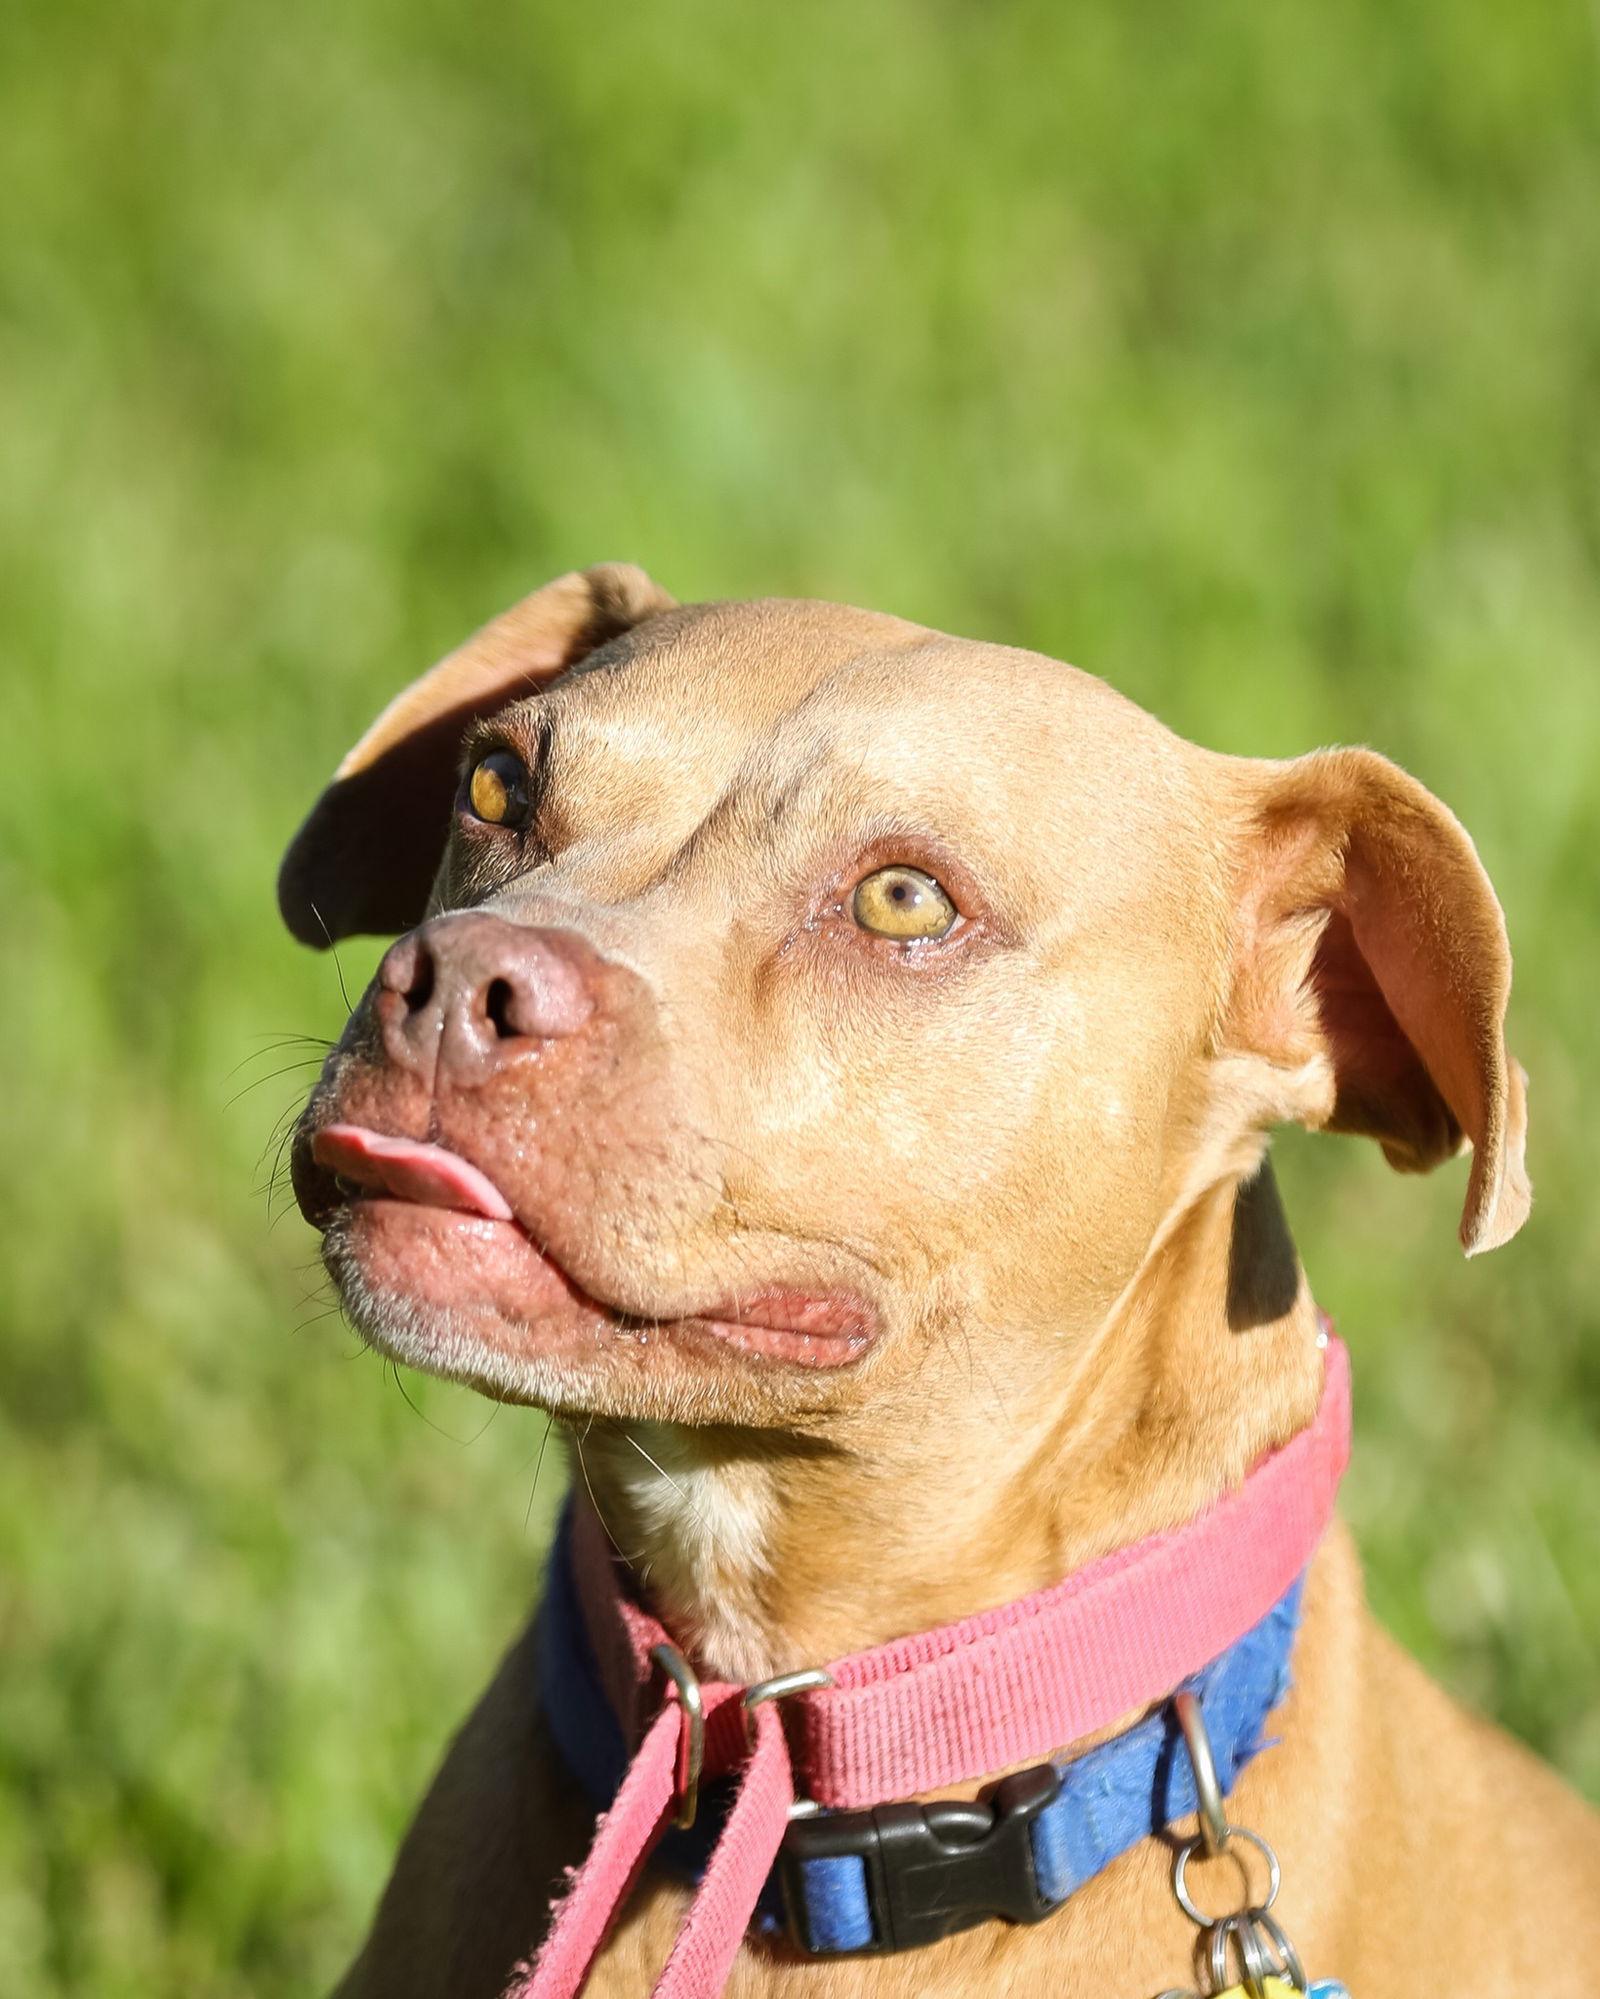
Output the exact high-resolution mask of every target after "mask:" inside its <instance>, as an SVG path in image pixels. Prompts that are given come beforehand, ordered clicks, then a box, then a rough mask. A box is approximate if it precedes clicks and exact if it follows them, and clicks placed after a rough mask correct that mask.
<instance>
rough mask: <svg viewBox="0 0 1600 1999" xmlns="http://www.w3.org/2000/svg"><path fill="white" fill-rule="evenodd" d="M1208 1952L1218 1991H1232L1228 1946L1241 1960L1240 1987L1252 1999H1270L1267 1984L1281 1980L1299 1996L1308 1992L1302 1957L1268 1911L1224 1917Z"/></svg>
mask: <svg viewBox="0 0 1600 1999" xmlns="http://www.w3.org/2000/svg"><path fill="white" fill-rule="evenodd" d="M1210 1937H1211V1940H1210V1948H1209V1950H1208V1951H1207V1969H1208V1970H1209V1971H1210V1973H1211V1984H1212V1987H1213V1989H1214V1990H1215V1991H1218V1992H1222V1991H1225V1990H1226V1989H1228V1988H1229V1986H1230V1985H1231V1984H1232V1982H1233V1981H1232V1980H1231V1979H1230V1977H1229V1974H1228V1945H1229V1943H1230V1942H1231V1943H1232V1944H1233V1946H1234V1948H1235V1950H1236V1951H1237V1952H1238V1957H1239V1974H1240V1975H1239V1983H1240V1984H1242V1985H1243V1986H1244V1989H1245V1990H1246V1992H1248V1993H1249V1994H1250V1995H1251V1999H1266V1988H1267V1980H1268V1979H1269V1978H1272V1979H1277V1980H1279V1981H1280V1982H1281V1983H1283V1984H1286V1985H1289V1986H1292V1987H1293V1988H1294V1990H1295V1991H1296V1992H1304V1991H1305V1989H1306V1975H1305V1970H1304V1968H1303V1967H1302V1965H1301V1963H1300V1957H1299V1953H1298V1952H1297V1951H1296V1950H1295V1947H1294V1945H1293V1944H1292V1943H1290V1941H1289V1939H1288V1938H1287V1937H1286V1936H1285V1935H1284V1933H1283V1929H1282V1926H1281V1925H1280V1924H1279V1923H1278V1922H1277V1921H1276V1920H1275V1919H1274V1918H1273V1917H1272V1916H1270V1915H1268V1914H1267V1912H1266V1910H1265V1909H1242V1910H1241V1911H1240V1912H1239V1914H1238V1915H1236V1916H1224V1917H1223V1918H1222V1920H1221V1921H1220V1922H1218V1923H1214V1924H1213V1925H1212V1927H1211V1933H1210Z"/></svg>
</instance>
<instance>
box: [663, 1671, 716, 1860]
mask: <svg viewBox="0 0 1600 1999" xmlns="http://www.w3.org/2000/svg"><path fill="white" fill-rule="evenodd" d="M650 1657H651V1658H652V1659H653V1660H654V1661H655V1663H656V1664H657V1665H658V1666H659V1667H660V1668H661V1670H662V1672H663V1673H665V1674H666V1676H667V1678H668V1679H669V1680H670V1681H671V1682H672V1684H673V1685H674V1686H675V1687H676V1688H677V1689H678V1712H679V1714H680V1715H681V1716H682V1720H681V1721H680V1722H679V1725H678V1768H677V1775H676V1777H675V1779H674V1782H673V1788H674V1789H675V1791H676V1792H677V1797H678V1803H677V1809H676V1810H675V1811H674V1812H673V1815H672V1823H673V1824H674V1825H675V1826H678V1827H679V1828H680V1829H681V1830H682V1831H684V1832H687V1831H688V1830H689V1828H690V1826H692V1825H693V1824H694V1818H695V1813H696V1812H697V1811H698V1810H699V1809H700V1772H701V1770H702V1769H703V1768H704V1767H705V1760H706V1704H705V1700H704V1698H703V1696H702V1695H701V1692H700V1682H699V1680H698V1679H696V1677H695V1671H694V1668H693V1666H691V1665H690V1664H689V1662H688V1660H687V1659H686V1658H685V1657H684V1656H683V1654H682V1653H681V1652H680V1651H679V1650H678V1648H677V1646H676V1645H652V1646H651V1647H650Z"/></svg>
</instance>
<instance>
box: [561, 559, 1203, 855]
mask: <svg viewBox="0 0 1600 1999" xmlns="http://www.w3.org/2000/svg"><path fill="white" fill-rule="evenodd" d="M539 706H540V708H541V710H542V712H543V715H544V718H545V720H546V723H547V726H548V729H549V732H550V740H551V746H552V759H553V766H554V770H555V772H556V774H557V779H558V783H559V784H560V785H561V787H562V788H563V789H566V788H568V787H570V788H571V790H572V791H573V792H574V793H575V794H576V793H581V792H585V791H590V790H594V791H596V792H603V794H604V795H605V796H606V797H607V798H608V799H612V800H615V799H617V798H618V797H619V796H620V794H621V791H622V790H623V789H624V788H626V789H627V790H629V791H631V792H632V793H633V800H634V806H635V808H636V809H637V810H640V811H644V812H647V813H648V815H649V816H651V817H657V816H658V815H659V817H660V818H662V819H663V820H667V819H672V820H675V819H677V818H678V817H680V816H683V817H684V818H685V820H686V822H691V821H692V822H695V823H698V820H699V818H700V816H701V815H702V814H703V813H704V812H706V811H707V810H709V809H710V807H711V806H712V804H713V803H714V802H716V801H718V800H722V799H725V798H727V797H728V796H730V795H733V794H743V795H744V796H745V797H746V798H748V799H749V800H750V801H751V802H753V803H756V804H759V803H760V801H761V799H762V798H763V797H765V798H768V799H771V800H777V799H780V798H782V799H785V800H789V801H793V800H794V799H795V798H796V797H797V796H804V797H806V798H807V799H808V800H809V801H810V803H811V804H812V806H813V808H814V810H815V812H817V813H821V814H825V813H826V812H827V811H828V810H829V808H830V807H831V808H832V810H833V811H834V812H836V813H843V814H849V813H852V812H855V813H859V812H864V811H870V810H876V811H878V812H879V813H880V814H883V815H888V816H892V815H893V814H894V813H895V812H896V811H899V812H900V813H902V814H904V815H906V816H907V817H908V818H916V819H919V820H921V821H923V822H926V823H927V824H928V825H929V826H930V828H931V829H932V830H935V831H941V832H946V833H949V834H952V835H955V836H958V837H967V838H976V839H978V840H981V841H983V842H984V844H986V845H989V844H994V843H1004V841H1005V837H1006V833H1005V829H1006V828H1007V827H1015V826H1017V825H1018V824H1019V823H1025V824H1027V825H1028V826H1029V827H1030V828H1032V829H1035V837H1034V838H1032V839H1031V840H1030V841H1029V842H1028V843H1027V844H1028V847H1029V851H1030V852H1031V853H1032V854H1033V855H1034V856H1036V857H1039V858H1043V857H1044V856H1046V855H1048V853H1049V852H1050V850H1051V849H1052V848H1055V849H1057V850H1058V851H1059V850H1061V849H1064V848H1070V849H1071V850H1072V851H1074V852H1076V853H1078V854H1079V855H1080V856H1082V857H1083V858H1085V859H1088V858H1089V857H1090V856H1091V855H1093V854H1103V853H1104V851H1105V847H1106V844H1107V843H1108V842H1109V843H1112V844H1115V845H1119V846H1121V847H1122V848H1123V849H1126V848H1128V846H1129V845H1130V844H1131V843H1133V842H1135V841H1139V842H1142V843H1143V844H1144V845H1146V846H1149V845H1150V844H1151V843H1152V842H1156V843H1170V842H1171V841H1172V839H1173V838H1175V837H1176V836H1177V835H1178V834H1180V833H1181V830H1182V828H1183V826H1184V825H1185V824H1197V823H1199V820H1200V818H1201V817H1202V816H1203V815H1202V813H1201V810H1200V801H1201V794H1202V792H1203V790H1204V788H1205V785H1206V782H1207V772H1208V769H1209V766H1210V765H1211V764H1212V763H1214V762H1215V761H1216V760H1215V759H1213V758H1212V757H1211V756H1210V755H1209V753H1207V752H1205V751H1202V750H1198V749H1196V748H1195V747H1194V746H1193V745H1191V744H1189V743H1186V742H1184V741H1183V740H1182V739H1181V738H1179V737H1177V736H1175V735H1174V734H1173V733H1172V732H1171V731H1170V730H1169V729H1167V728H1166V727H1165V726H1164V724H1162V723H1161V722H1159V721H1157V720H1156V718H1155V717H1154V716H1152V715H1150V714H1148V713H1146V712H1145V710H1143V709H1141V708H1139V707H1138V706H1137V705H1136V704H1135V703H1133V702H1131V701H1129V700H1128V699H1126V697H1124V696H1123V695H1121V694H1119V693H1117V692H1116V691H1115V690H1114V689H1112V688H1111V687H1109V686H1107V685H1106V684H1105V683H1104V682H1103V681H1100V680H1097V679H1096V678H1094V677H1093V676H1092V675H1090V674H1088V673H1084V672H1082V671H1081V670H1079V669H1078V668H1076V667H1072V666H1068V665H1066V664H1064V663H1063V662H1061V661H1059V660H1054V659H1050V658H1047V657H1045V656H1044V655H1042V654H1038V653H1032V652H1026V651H1022V650H1020V649H1017V648H1014V647H1009V646H1001V645H993V644H987V643H984V642H981V641H976V640H969V639H960V638H952V637H949V636H947V635H945V634H943V633H939V632H934V631H931V630H929V629H927V628H926V627H923V626H919V625H914V624H910V623H908V622H906V621H905V620H902V619H899V618H893V617H888V616H884V615H881V614H878V613H874V612H866V611H858V610H853V609H850V608H848V607H845V606H841V605H834V604H825V603H810V602H803V601H800V602H797V601H791V600H770V599H769V600H762V601H758V602H754V603H740V604H719V605H712V606H692V607H687V608H685V609H684V610H681V611H677V612H672V613H669V614H667V615H666V616H665V617H661V618H657V619H653V620H651V621H650V623H649V624H647V625H645V626H643V627H641V628H639V629H638V630H637V631H635V632H632V633H629V634H627V635H626V636H625V637H624V638H623V639H621V640H619V641H617V642H615V643H614V644H612V645H610V646H608V647H606V648H605V649H604V650H603V651H601V652H599V653H596V654H595V655H594V656H593V657H592V659H591V660H590V661H586V662H585V663H584V664H583V666H582V667H580V668H579V669H577V670H576V671H574V672H572V673H570V674H568V675H567V676H565V677H564V679H563V680H561V681H560V682H558V683H556V684H555V686H553V687H552V688H551V689H550V691H549V692H548V694H546V695H545V696H543V697H541V699H540V703H539ZM627 816H629V817H633V816H634V813H633V812H632V811H630V812H629V813H628V815H627ZM1052 822H1053V824H1054V827H1055V829H1056V831H1057V832H1058V834H1059V839H1052V838H1051V837H1049V835H1050V830H1051V825H1052ZM663 830H664V829H663ZM1040 835H1042V836H1043V837H1039V836H1040Z"/></svg>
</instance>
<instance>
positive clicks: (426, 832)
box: [278, 562, 675, 946]
mask: <svg viewBox="0 0 1600 1999" xmlns="http://www.w3.org/2000/svg"><path fill="white" fill-rule="evenodd" d="M674 603H675V600H674V599H673V598H671V597H669V596H668V595H667V593H666V592H665V591H664V590H661V589H659V588H658V587H657V586H656V585H655V584H654V583H652V582H651V580H650V578H649V577H648V576H646V575H645V573H644V571H643V570H642V569H636V568H635V567H634V566H633V565H632V563H627V562H606V563H601V564H600V565H599V566H598V567H596V568H594V569H585V570H581V571H580V570H573V571H572V572H571V573H570V574H569V575H566V576H558V577H557V578H556V580H555V582H553V583H547V584H546V585H545V587H544V588H543V589H542V590H535V591H534V593H533V595H532V596H531V597H524V598H523V600H522V602H521V603H520V604H513V605H512V607H511V609H510V610H509V611H504V612H502V613H501V615H500V616H499V617H498V618H496V619H495V620H494V621H493V622H492V623H491V624H487V625H485V626H484V628H483V630H482V631H480V632H477V633H475V634H474V636H473V637H472V638H470V639H468V641H467V642H466V644H465V645H464V646H460V647H458V648H457V650H456V651H455V652H453V653H451V654H450V656H449V657H448V658H447V659H443V660H441V661H440V662H439V664H438V665H437V666H436V667H434V668H433V670H432V671H431V672H429V673H425V674H424V675H423V676H422V678H421V679H420V680H416V681H413V682H412V684H411V685H410V686H409V687H407V688H406V689H405V690H404V692H403V693H401V694H398V695H396V697H395V698H394V700H393V701H391V702H390V703H389V705H388V707H387V708H385V709H384V711H383V713H382V714H381V715H380V716H379V717H378V719H377V720H376V721H375V722H374V723H373V725H372V727H371V728H370V729H368V730H367V732H366V734H365V735H364V736H363V737H362V738H361V740H360V742H358V743H357V744H356V746H355V748H354V749H353V750H352V751H351V752H350V754H349V755H348V756H347V757H346V758H345V760H344V762H343V763H341V764H340V766H339V768H338V770H337V771H336V772H335V773H334V777H333V782H332V783H331V784H330V785H329V786H328V788H327V790H326V791H324V792H323V794H322V796H321V797H320V798H319V799H318V800H317V802H316V804H315V805H314V806H313V807H312V809H311V813H310V816H309V817H308V818H307V820H306V822H305V824H304V825H303V826H302V827H301V828H300V830H299V832H298V833H296V835H295V836H294V839H293V841H292V842H291V843H290V846H289V851H288V853H287V854H285V856H284V859H283V866H282V868H281V869H280V870H279V873H278V907H279V909H280V910H281V911H282V912H283V920H284V922H285V923H287V924H288V926H289V928H290V929H291V930H292V931H293V932H294V934H295V936H296V937H298V938H299V940H300V942H301V943H302V944H314V945H318V946H324V945H328V944H333V943H335V942H337V941H338V939H339V938H341V937H349V936H351V935H353V934H355V933H356V932H358V931H382V932H388V933H394V932H398V931H401V930H409V929H410V927H411V926H412V925H413V924H414V923H418V922H420V921H421V919H422V916H423V914H424V912H425V911H426V908H427V902H428V894H429V890H430V889H431V888H432V885H433V877H434V873H435V871H436V870H437V868H438V865H439V858H440V856H441V855H442V854H443V852H444V845H445V839H446V836H447V834H448V832H449V827H450V805H451V800H452V799H453V797H454V795H455V788H456V762H457V758H458V757H459V755H460V750H461V739H462V736H463V734H464V732H465V730H466V728H467V725H468V724H469V723H470V722H472V721H474V720H476V719H477V718H478V717H479V716H482V715H491V714H493V713H494V711H495V710H496V709H497V708H503V707H505V706H506V705H507V703H509V702H512V701H515V700H518V699H520V697H521V696H523V695H525V694H531V693H533V692H535V691H536V690H537V689H538V688H540V687H543V686H544V685H545V684H546V683H547V682H548V681H551V680H553V679H554V678H555V677H556V675H557V674H559V673H561V672H563V671H565V669H566V668H567V667H569V666H571V665H572V664H573V663H574V662H575V661H577V660H580V659H582V658H583V657H584V655H585V654H586V653H590V652H593V651H594V650H595V648H596V647H597V646H602V645H604V644H605V643H606V641H607V640H608V639H613V638H615V637H616V636H617V635H618V634H619V633H621V632H625V631H628V630H629V629H630V628H631V627H632V626H634V625H639V624H643V623H644V622H645V620H646V619H647V618H653V617H655V616H657V614H658V613H660V612H662V611H670V610H671V609H673V607H674Z"/></svg>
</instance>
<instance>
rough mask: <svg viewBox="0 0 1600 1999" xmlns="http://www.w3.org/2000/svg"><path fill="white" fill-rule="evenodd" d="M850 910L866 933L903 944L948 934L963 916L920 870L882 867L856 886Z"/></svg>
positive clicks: (940, 889) (942, 891)
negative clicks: (892, 939) (893, 939)
mask: <svg viewBox="0 0 1600 1999" xmlns="http://www.w3.org/2000/svg"><path fill="white" fill-rule="evenodd" d="M850 910H851V914H852V915H853V916H854V917H855V920H856V921H857V923H859V924H860V925H861V927H862V929H863V930H870V931H872V932H873V933H874V934H875V935H876V936H879V937H893V938H896V939H897V940H899V941H900V942H902V943H915V942H917V941H918V940H919V939H923V938H928V937H944V936H946V935H948V933H949V932H950V931H951V930H952V929H953V928H954V927H955V923H956V920H957V918H958V917H959V915H960V913H961V912H960V911H959V910H958V909H957V908H956V906H955V904H954V903H953V902H952V901H951V900H950V898H949V896H947V895H946V894H945V892H944V890H943V889H942V888H940V886H939V884H938V883H937V882H936V881H935V880H934V878H933V876H932V875H925V874H924V873H923V872H922V870H921V869H920V868H879V869H878V870H877V872H876V873H875V874H870V875H867V876H866V877H865V878H864V879H863V880H862V881H859V882H857V883H856V892H855V896H854V899H853V900H852V902H851V905H850Z"/></svg>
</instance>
